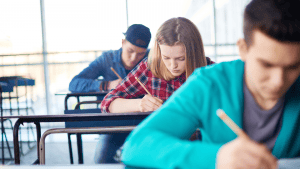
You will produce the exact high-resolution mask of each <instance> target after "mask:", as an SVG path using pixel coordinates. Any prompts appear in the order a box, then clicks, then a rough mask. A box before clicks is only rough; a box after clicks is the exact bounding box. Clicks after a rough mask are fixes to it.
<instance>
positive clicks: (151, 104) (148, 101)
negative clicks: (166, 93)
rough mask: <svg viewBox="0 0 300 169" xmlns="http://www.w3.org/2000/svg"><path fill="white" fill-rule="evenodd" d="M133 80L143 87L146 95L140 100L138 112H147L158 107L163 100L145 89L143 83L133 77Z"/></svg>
mask: <svg viewBox="0 0 300 169" xmlns="http://www.w3.org/2000/svg"><path fill="white" fill-rule="evenodd" d="M135 80H136V81H137V82H138V83H139V84H140V85H141V86H142V87H143V89H144V90H145V91H146V93H147V95H145V96H144V97H143V98H142V99H141V102H140V105H139V107H140V112H148V111H154V110H156V109H158V108H159V107H160V106H161V105H162V104H163V101H162V100H161V99H159V98H157V97H154V96H152V94H151V93H150V92H149V91H148V90H147V88H146V87H145V86H144V85H143V83H142V82H141V81H140V80H139V79H138V78H137V77H135Z"/></svg>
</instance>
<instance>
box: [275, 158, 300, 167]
mask: <svg viewBox="0 0 300 169" xmlns="http://www.w3.org/2000/svg"><path fill="white" fill-rule="evenodd" d="M296 168H300V158H291V159H280V160H279V161H278V169H296Z"/></svg>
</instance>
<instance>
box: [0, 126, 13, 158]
mask: <svg viewBox="0 0 300 169" xmlns="http://www.w3.org/2000/svg"><path fill="white" fill-rule="evenodd" d="M4 136H5V140H6V146H7V149H8V152H9V155H10V158H11V159H13V156H12V153H11V151H10V146H9V143H8V140H7V136H6V133H5V131H4ZM2 148H4V147H2ZM3 158H4V157H3Z"/></svg>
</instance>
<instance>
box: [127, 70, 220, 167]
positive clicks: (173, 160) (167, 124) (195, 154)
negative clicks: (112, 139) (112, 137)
mask: <svg viewBox="0 0 300 169" xmlns="http://www.w3.org/2000/svg"><path fill="white" fill-rule="evenodd" d="M204 89H205V85H204V84H201V80H198V79H197V77H196V76H195V75H192V76H190V77H189V79H188V81H186V83H184V84H183V85H182V86H181V87H180V88H179V89H178V90H177V91H176V92H174V93H173V95H172V96H171V97H170V98H169V99H168V100H167V101H166V102H165V103H164V104H163V106H162V107H161V108H160V109H158V110H157V111H155V112H153V113H152V114H151V115H150V116H149V117H147V118H146V119H145V120H144V121H143V122H142V123H141V124H140V125H139V126H138V127H137V128H136V129H135V130H134V131H133V132H132V133H131V134H130V136H129V137H128V138H127V140H126V142H125V145H124V149H123V154H122V161H123V162H124V163H125V164H126V165H132V166H137V167H147V168H187V169H191V168H215V160H216V156H217V152H218V150H219V148H220V147H221V146H222V145H221V144H213V143H207V142H202V141H189V140H188V139H189V137H190V136H191V135H192V133H193V132H194V131H195V130H196V129H197V128H200V129H201V127H202V120H203V119H202V118H201V113H203V114H205V113H206V112H207V111H206V112H205V111H204V109H205V108H204V107H205V106H203V105H202V104H201V103H203V99H205V97H206V96H205V95H206V94H205V91H207V90H204ZM202 90H203V94H201V95H199V93H201V91H202ZM195 91H198V92H195ZM204 116H205V115H204Z"/></svg>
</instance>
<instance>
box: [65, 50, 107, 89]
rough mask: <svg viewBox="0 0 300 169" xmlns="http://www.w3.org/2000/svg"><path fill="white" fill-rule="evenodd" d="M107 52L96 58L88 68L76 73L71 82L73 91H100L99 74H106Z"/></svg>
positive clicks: (70, 85)
mask: <svg viewBox="0 0 300 169" xmlns="http://www.w3.org/2000/svg"><path fill="white" fill-rule="evenodd" d="M105 56H106V55H105V53H103V54H102V55H101V56H99V57H98V58H97V59H96V60H94V61H93V62H92V63H91V64H90V65H89V66H88V67H87V68H85V69H84V70H83V71H81V72H80V73H79V74H78V75H76V76H75V77H74V78H73V79H72V81H71V82H70V84H69V90H70V91H71V92H97V91H100V89H99V86H100V83H101V81H99V80H98V77H99V76H104V74H105V71H106V68H107V67H108V66H107V65H106V62H105Z"/></svg>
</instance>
